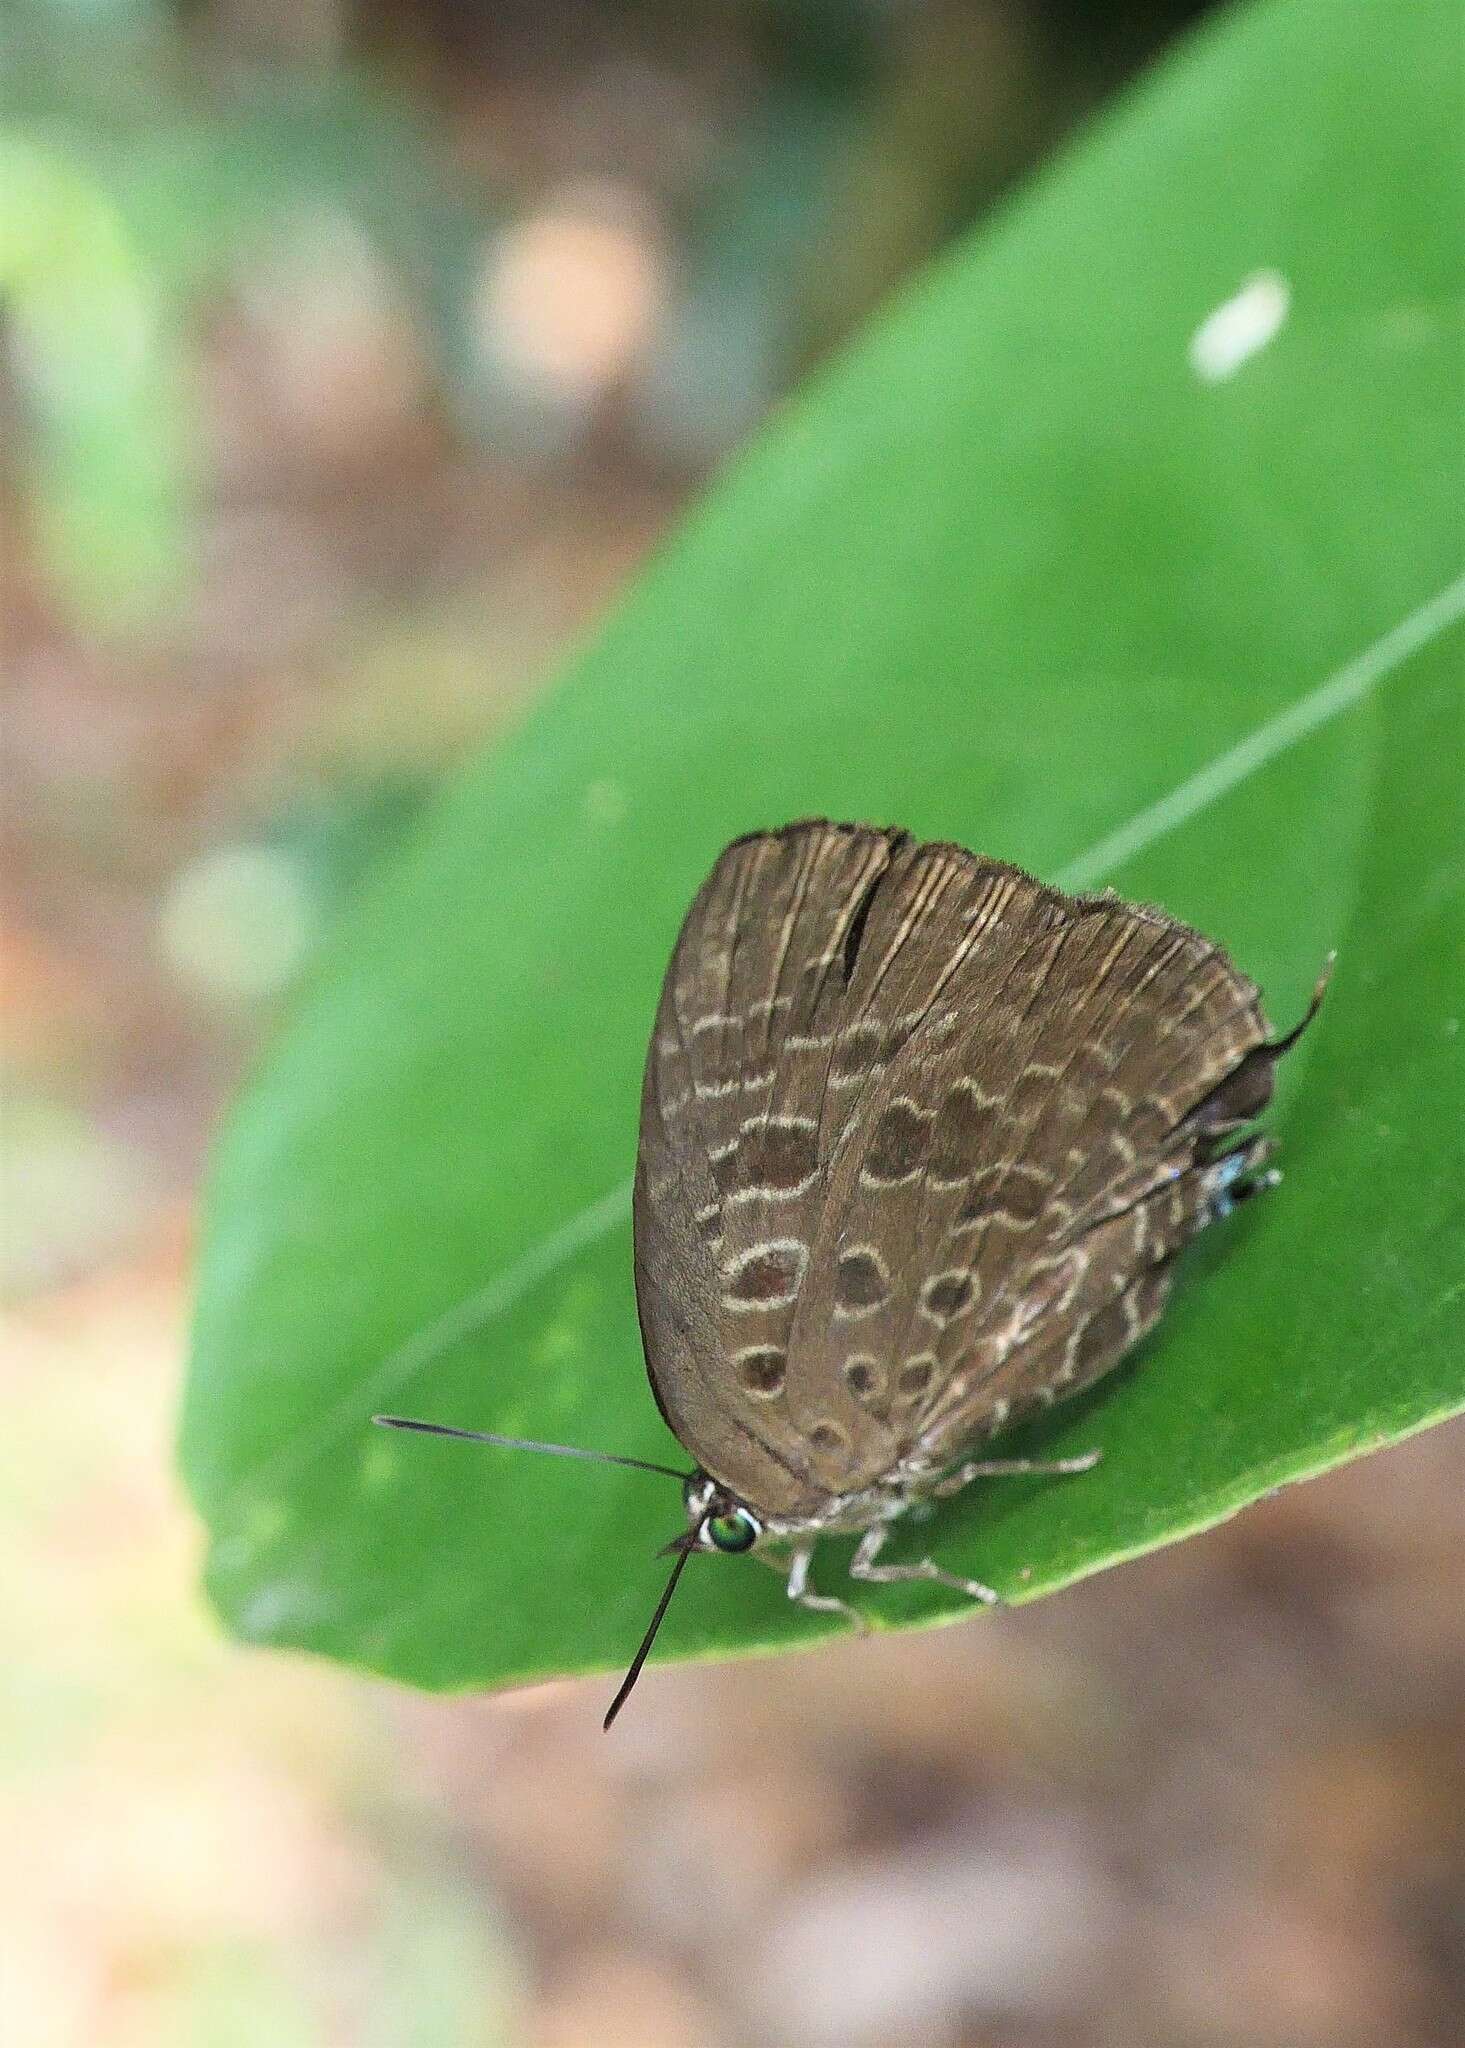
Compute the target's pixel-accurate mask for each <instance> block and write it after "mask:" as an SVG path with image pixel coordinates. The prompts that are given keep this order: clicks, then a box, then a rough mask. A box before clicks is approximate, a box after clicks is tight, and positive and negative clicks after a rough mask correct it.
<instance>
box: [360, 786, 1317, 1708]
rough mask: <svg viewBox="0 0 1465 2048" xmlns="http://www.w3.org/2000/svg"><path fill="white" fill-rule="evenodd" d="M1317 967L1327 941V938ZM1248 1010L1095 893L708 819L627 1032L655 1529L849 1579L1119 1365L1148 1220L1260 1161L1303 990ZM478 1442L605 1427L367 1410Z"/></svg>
mask: <svg viewBox="0 0 1465 2048" xmlns="http://www.w3.org/2000/svg"><path fill="white" fill-rule="evenodd" d="M1330 966H1331V962H1329V967H1330ZM1327 973H1328V968H1326V967H1325V969H1324V972H1323V975H1322V976H1321V977H1320V978H1319V981H1318V985H1317V987H1316V989H1315V991H1314V993H1313V998H1312V1002H1311V1004H1310V1005H1309V1008H1308V1011H1307V1014H1306V1016H1304V1017H1303V1019H1302V1021H1301V1023H1299V1024H1298V1025H1297V1026H1296V1027H1295V1029H1293V1030H1292V1031H1290V1032H1288V1033H1287V1034H1286V1036H1285V1037H1283V1038H1278V1039H1273V1038H1271V1037H1269V1036H1268V1026H1267V1021H1266V1018H1265V1016H1264V1014H1263V1011H1262V1007H1261V1001H1260V997H1259V995H1258V992H1257V989H1256V987H1255V985H1254V984H1253V983H1252V982H1250V981H1249V980H1247V979H1246V977H1245V976H1244V975H1242V974H1240V973H1239V972H1238V971H1237V969H1236V968H1235V967H1233V966H1232V964H1231V962H1230V960H1229V959H1228V958H1227V957H1226V955H1225V953H1224V952H1223V951H1222V950H1221V949H1220V947H1219V946H1216V945H1214V944H1213V943H1212V942H1211V941H1210V940H1208V939H1205V938H1202V937H1201V935H1200V934H1199V933H1198V932H1195V931H1193V930H1191V929H1190V927H1189V926H1187V925H1183V924H1180V923H1179V922H1177V921H1176V920H1175V919H1173V918H1170V917H1167V916H1165V915H1164V914H1163V913H1162V912H1160V911H1157V910H1150V909H1145V908H1142V907H1139V906H1136V905H1133V904H1128V903H1125V902H1123V901H1121V900H1120V899H1119V898H1118V897H1117V896H1115V895H1113V894H1112V893H1107V892H1106V893H1105V894H1103V895H1098V896H1067V895H1064V894H1063V893H1062V892H1061V891H1059V890H1056V889H1051V888H1047V887H1045V886H1044V885H1043V884H1042V883H1040V882H1037V881H1034V880H1033V878H1032V877H1031V876H1030V875H1027V874H1024V873H1023V872H1022V871H1021V869H1018V868H1015V867H1011V866H1009V865H1008V864H1007V863H1005V862H1003V861H998V860H991V859H986V858H982V857H980V856H978V855H975V854H971V853H968V852H966V851H965V850H964V849H963V848H961V847H959V846H951V845H945V844H940V843H934V844H922V843H920V842H918V841H916V840H915V839H913V838H912V837H911V836H910V835H909V834H908V833H905V832H901V831H897V830H893V829H889V830H887V829H879V828H876V827H873V826H868V825H842V824H832V823H829V822H827V821H825V820H822V819H816V820H809V821H805V822H803V823H799V824H795V825H789V826H786V827H784V828H783V829H782V830H781V831H777V832H759V833H753V834H750V835H749V836H748V837H746V838H743V839H737V840H734V842H733V843H732V845H731V846H729V847H728V848H727V849H726V850H725V851H724V853H723V854H722V855H721V857H720V858H719V859H718V861H717V864H716V866H715V867H714V868H713V870H712V873H711V874H710V875H709V876H708V878H707V880H706V882H705V883H704V884H703V886H702V888H701V889H700V891H699V892H698V894H697V897H696V899H695V901H694V902H693V904H692V907H691V909H690V910H689V912H688V913H687V918H686V921H685V923H684V924H683V926H682V930H681V935H680V937H679V938H678V940H677V944H676V949H675V951H674V952H673V954H672V959H671V965H670V967H669V968H668V970H667V975H666V980H665V983H664V985H663V988H662V994H661V1003H660V1007H659V1009H658V1011H657V1015H656V1022H655V1025H654V1027H653V1030H652V1035H651V1045H650V1050H649V1052H648V1055H647V1062H646V1077H645V1084H644V1088H643V1093H642V1099H641V1136H640V1146H639V1150H638V1156H637V1166H636V1186H635V1204H634V1228H635V1270H636V1300H637V1307H638V1310H639V1313H640V1320H641V1334H642V1339H643V1342H644V1345H645V1351H646V1364H647V1370H648V1372H649V1374H650V1379H651V1388H652V1392H653V1394H654V1395H655V1397H656V1401H657V1405H658V1406H659V1407H660V1409H661V1412H662V1414H663V1416H664V1417H665V1418H666V1421H667V1424H668V1426H669V1427H670V1428H671V1430H672V1431H673V1433H674V1434H675V1435H676V1437H677V1438H678V1439H679V1441H680V1442H681V1443H682V1444H683V1445H685V1447H686V1449H687V1450H688V1452H689V1453H690V1454H691V1456H692V1457H693V1458H694V1460H695V1461H696V1465H695V1470H694V1471H693V1472H692V1473H691V1474H689V1475H684V1474H681V1473H673V1472H672V1470H671V1468H670V1467H668V1466H661V1465H649V1466H648V1465H647V1464H646V1462H645V1461H644V1460H639V1459H630V1458H611V1459H610V1462H612V1463H616V1464H626V1465H633V1466H637V1467H639V1468H641V1469H649V1470H652V1471H658V1472H666V1473H671V1476H673V1477H676V1478H678V1479H682V1480H683V1481H684V1498H685V1505H686V1512H687V1528H686V1530H685V1531H684V1532H683V1534H682V1535H681V1536H680V1537H678V1538H677V1539H676V1540H675V1542H674V1543H673V1544H672V1545H670V1546H668V1547H669V1548H670V1549H671V1550H673V1551H675V1552H676V1564H675V1566H674V1568H673V1571H672V1573H671V1576H670V1578H669V1580H668V1582H667V1585H666V1589H665V1591H664V1592H663V1594H662V1597H661V1600H660V1602H659V1604H658V1606H657V1609H656V1612H655V1615H654V1616H653V1618H652V1621H651V1625H650V1627H649V1628H648V1629H647V1631H646V1636H645V1639H644V1640H643V1642H642V1644H641V1647H640V1649H639V1651H638V1652H637V1654H636V1657H635V1659H634V1661H633V1662H632V1665H631V1668H630V1670H629V1671H628V1672H627V1674H626V1678H625V1681H624V1683H623V1684H622V1686H621V1689H620V1691H619V1692H618V1693H617V1695H616V1697H615V1699H614V1701H613V1702H612V1704H611V1707H610V1711H609V1712H608V1713H607V1715H606V1726H607V1727H609V1725H610V1723H611V1722H612V1721H613V1720H614V1718H615V1716H616V1714H617V1713H618V1712H619V1710H620V1708H621V1706H622V1705H623V1703H624V1701H625V1699H626V1697H627V1695H628V1694H629V1692H630V1690H631V1687H632V1686H633V1685H634V1683H635V1681H636V1678H637V1677H638V1675H639V1673H640V1670H641V1667H642V1665H643V1664H644V1662H645V1659H646V1656H647V1654H648V1652H649V1650H650V1648H651V1644H652V1642H653V1640H654V1638H655V1635H656V1631H657V1629H658V1627H659V1626H660V1623H661V1619H662V1616H663V1615H664V1614H665V1612H666V1609H667V1606H668V1604H669V1603H670V1600H671V1597H672V1594H673V1592H674V1591H675V1588H676V1584H677V1581H678V1579H679V1577H680V1575H681V1572H682V1570H683V1568H684V1567H685V1565H686V1562H687V1559H688V1558H689V1557H690V1556H691V1555H692V1554H693V1553H694V1552H695V1551H698V1550H703V1551H707V1550H711V1551H723V1552H730V1553H731V1552H740V1551H752V1550H759V1551H762V1552H765V1554H766V1553H770V1552H771V1554H769V1555H768V1561H769V1562H776V1563H777V1564H778V1568H779V1569H780V1570H781V1571H783V1572H785V1573H786V1575H787V1583H788V1591H789V1596H790V1598H791V1599H794V1600H797V1601H799V1602H801V1603H802V1604H803V1605H804V1606H806V1607H812V1608H816V1609H818V1610H820V1611H832V1612H836V1613H840V1614H844V1615H846V1616H848V1617H849V1618H850V1619H851V1620H852V1621H856V1622H858V1621H859V1617H858V1616H857V1615H856V1613H855V1611H854V1610H853V1609H852V1608H851V1607H849V1606H848V1605H847V1603H846V1602H844V1601H842V1600H839V1599H836V1598H834V1597H833V1596H831V1595H829V1594H827V1593H818V1592H815V1591H814V1589H813V1588H812V1586H811V1584H810V1567H811V1563H812V1560H813V1555H814V1546H815V1543H816V1541H817V1539H818V1538H819V1537H820V1536H823V1535H827V1534H832V1533H836V1532H839V1533H858V1534H859V1537H860V1541H859V1544H858V1546H857V1548H856V1550H855V1554H854V1557H853V1560H852V1562H851V1565H850V1573H851V1576H852V1577H853V1578H855V1579H857V1580H863V1581H866V1582H872V1581H873V1582H876V1583H884V1582H889V1581H893V1580H901V1579H934V1580H937V1581H939V1582H940V1583H942V1584H943V1585H949V1586H955V1587H957V1588H959V1589H960V1590H961V1591H963V1592H965V1593H967V1594H969V1595H970V1596H971V1597H972V1598H973V1599H975V1600H981V1601H993V1600H995V1599H996V1598H997V1595H996V1594H995V1593H994V1592H993V1591H992V1589H991V1588H990V1587H987V1586H984V1585H982V1584H981V1583H980V1582H978V1581H976V1580H971V1579H964V1578H959V1577H957V1576H955V1575H954V1574H952V1573H950V1572H948V1571H946V1570H944V1569H943V1568H942V1567H941V1566H940V1565H938V1564H937V1563H935V1562H934V1561H933V1560H931V1559H929V1558H927V1559H924V1560H923V1561H921V1562H920V1563H915V1564H889V1563H881V1562H879V1557H880V1552H881V1549H882V1547H883V1545H884V1543H885V1541H886V1538H887V1535H888V1533H889V1530H890V1527H891V1524H892V1523H893V1522H894V1521H895V1520H896V1519H897V1518H898V1517H899V1516H901V1515H902V1514H904V1513H905V1511H906V1510H907V1509H908V1508H909V1507H911V1506H912V1505H913V1504H914V1503H915V1502H918V1501H921V1500H931V1499H936V1498H940V1497H942V1496H945V1495H948V1494H951V1493H953V1492H955V1491H957V1490H958V1489H959V1488H961V1487H964V1486H966V1485H968V1484H969V1483H970V1482H971V1481H972V1480H973V1479H976V1478H979V1477H984V1476H988V1475H991V1474H998V1473H1010V1472H1033V1471H1041V1472H1075V1471H1082V1470H1086V1469H1087V1468H1088V1467H1089V1466H1091V1465H1092V1464H1093V1463H1094V1462H1095V1458H1096V1455H1097V1454H1090V1455H1089V1456H1087V1457H1083V1458H1076V1459H1066V1460H1059V1461H1054V1462H1049V1463H1037V1462H1035V1461H1033V1460H1029V1459H992V1458H986V1457H980V1456H978V1457H973V1455H972V1453H973V1452H974V1451H975V1450H979V1449H980V1447H981V1446H982V1445H983V1444H984V1442H985V1440H986V1439H987V1438H989V1437H991V1436H993V1435H994V1434H996V1433H997V1432H998V1431H999V1430H1002V1429H1004V1428H1006V1427H1007V1426H1008V1425H1009V1424H1012V1423H1015V1422H1017V1421H1019V1420H1021V1419H1022V1417H1024V1416H1025V1415H1029V1414H1031V1413H1032V1412H1033V1411H1034V1410H1036V1409H1038V1408H1040V1407H1043V1406H1046V1405H1048V1404H1051V1403H1052V1402H1053V1401H1055V1400H1056V1399H1058V1398H1060V1397H1067V1396H1068V1395H1070V1394H1074V1393H1077V1392H1078V1391H1079V1389H1081V1388H1083V1387H1086V1386H1089V1385H1090V1384H1091V1383H1092V1382H1093V1381H1094V1380H1096V1379H1098V1378H1099V1377H1100V1376H1101V1375H1102V1374H1104V1373H1106V1372H1109V1371H1110V1370H1111V1369H1112V1368H1113V1367H1114V1366H1115V1365H1117V1364H1118V1362H1119V1361H1120V1359H1121V1358H1122V1357H1123V1356H1124V1354H1125V1353H1126V1352H1127V1351H1128V1350H1129V1349H1130V1348H1131V1347H1132V1346H1133V1345H1134V1344H1135V1343H1136V1342H1137V1341H1138V1339H1139V1338H1140V1337H1142V1336H1143V1335H1144V1334H1145V1332H1146V1331H1147V1330H1149V1329H1150V1328H1151V1327H1152V1326H1153V1325H1154V1323H1155V1321H1156V1320H1157V1318H1158V1317H1159V1314H1160V1312H1161V1310H1162V1308H1163V1307H1164V1304H1165V1300H1166V1297H1167V1295H1168V1293H1169V1291H1170V1285H1171V1280H1172V1275H1173V1270H1174V1262H1175V1259H1176V1256H1177V1254H1178V1253H1179V1252H1180V1250H1181V1249H1182V1247H1183V1246H1184V1245H1185V1244H1186V1243H1188V1242H1189V1240H1190V1239H1191V1238H1193V1237H1194V1236H1195V1235H1196V1233H1197V1232H1198V1231H1200V1230H1202V1229H1204V1228H1205V1226H1206V1225H1207V1224H1208V1223H1210V1222H1212V1221H1214V1220H1215V1219H1216V1218H1217V1217H1220V1216H1224V1215H1226V1214H1227V1213H1229V1211H1230V1210H1231V1209H1232V1208H1233V1207H1234V1206H1235V1205H1236V1203H1237V1202H1239V1201H1242V1200H1244V1199H1245V1198H1246V1197H1247V1196H1249V1195H1251V1194H1253V1193H1255V1192H1256V1191H1257V1190H1258V1189H1259V1188H1261V1187H1264V1186H1267V1185H1269V1184H1271V1183H1272V1182H1273V1181H1275V1179H1276V1178H1277V1176H1276V1174H1275V1173H1274V1172H1271V1171H1269V1170H1268V1169H1267V1166H1266V1161H1267V1159H1268V1157H1269V1155H1270V1152H1271V1141H1270V1140H1269V1139H1268V1138H1267V1137H1265V1136H1262V1135H1258V1134H1254V1133H1253V1134H1245V1133H1244V1129H1243V1127H1244V1126H1246V1125H1247V1124H1249V1123H1250V1122H1251V1121H1252V1120H1253V1119H1254V1118H1255V1117H1256V1116H1257V1114H1258V1113H1259V1112H1260V1111H1261V1110H1262V1109H1264V1108H1265V1106H1266V1104H1267V1103H1268V1101H1269V1100H1270V1098H1271V1094H1272V1086H1273V1070H1274V1068H1275V1066H1276V1063H1277V1060H1278V1059H1279V1058H1280V1057H1281V1055H1282V1054H1283V1053H1284V1052H1286V1051H1287V1049H1288V1048H1289V1046H1291V1045H1293V1044H1295V1042H1296V1040H1297V1039H1298V1037H1299V1036H1300V1035H1301V1033H1302V1032H1303V1031H1304V1030H1305V1029H1306V1027H1307V1025H1308V1023H1309V1022H1310V1021H1311V1019H1312V1018H1313V1016H1314V1015H1315V1014H1316V1011H1317V1008H1318V1005H1319V1004H1320V1002H1321V1001H1322V996H1323V990H1324V987H1325V984H1326V979H1327ZM377 1420H378V1421H381V1422H384V1423H387V1424H389V1425H391V1426H393V1427H400V1428H418V1429H428V1430H430V1431H432V1432H434V1433H443V1434H449V1435H462V1436H468V1437H472V1438H474V1439H475V1440H479V1441H485V1442H489V1443H499V1444H510V1445H515V1446H520V1447H522V1448H526V1449H538V1450H547V1451H553V1452H555V1453H557V1454H561V1455H569V1456H588V1457H604V1456H605V1455H606V1454H604V1453H598V1452H584V1451H580V1450H578V1449H575V1448H571V1447H569V1446H560V1445H548V1444H545V1445H540V1444H528V1443H523V1442H522V1440H520V1439H516V1438H506V1437H501V1436H497V1435H494V1434H492V1433H490V1432H486V1431H469V1430H444V1429H443V1428H442V1426H441V1425H436V1424H423V1423H414V1422H410V1421H407V1420H406V1419H405V1418H402V1417H395V1416H381V1417H378V1418H377Z"/></svg>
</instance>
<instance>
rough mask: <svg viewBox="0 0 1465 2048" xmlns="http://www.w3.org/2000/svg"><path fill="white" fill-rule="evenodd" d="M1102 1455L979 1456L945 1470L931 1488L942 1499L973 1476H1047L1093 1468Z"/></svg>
mask: <svg viewBox="0 0 1465 2048" xmlns="http://www.w3.org/2000/svg"><path fill="white" fill-rule="evenodd" d="M1103 1455H1104V1453H1103V1452H1102V1451H1084V1452H1083V1453H1082V1455H1081V1456H1079V1457H1077V1458H978V1459H977V1460H976V1461H975V1462H974V1463H972V1464H970V1465H962V1466H961V1467H960V1468H959V1469H958V1470H957V1471H955V1472H948V1473H947V1475H946V1477H945V1478H944V1479H942V1480H939V1481H938V1482H937V1484H936V1485H935V1486H933V1487H932V1488H931V1491H932V1493H933V1494H934V1495H935V1497H936V1498H937V1500H945V1499H946V1498H947V1497H948V1495H950V1494H953V1493H960V1492H961V1490H962V1488H963V1487H964V1486H970V1485H971V1483H972V1481H973V1480H974V1479H1003V1478H1006V1477H1007V1476H1008V1475H1009V1474H1016V1473H1020V1472H1034V1473H1041V1474H1044V1475H1046V1476H1048V1477H1050V1478H1057V1477H1059V1476H1060V1475H1061V1474H1063V1473H1067V1472H1092V1471H1093V1469H1094V1467H1095V1465H1097V1464H1098V1462H1099V1460H1100V1458H1102V1457H1103Z"/></svg>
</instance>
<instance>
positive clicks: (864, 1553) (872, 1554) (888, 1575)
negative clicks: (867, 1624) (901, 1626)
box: [849, 1522, 1002, 1607]
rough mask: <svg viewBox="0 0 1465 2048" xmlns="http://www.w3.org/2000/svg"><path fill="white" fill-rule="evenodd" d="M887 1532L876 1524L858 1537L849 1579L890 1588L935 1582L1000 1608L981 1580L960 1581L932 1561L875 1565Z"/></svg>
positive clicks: (996, 1595)
mask: <svg viewBox="0 0 1465 2048" xmlns="http://www.w3.org/2000/svg"><path fill="white" fill-rule="evenodd" d="M889 1533H890V1530H889V1527H888V1526H887V1524H886V1523H884V1522H877V1523H876V1525H875V1527H874V1528H873V1529H867V1530H866V1531H865V1533H864V1535H863V1536H862V1537H861V1538H860V1542H859V1548H858V1549H857V1550H856V1551H855V1554H854V1556H853V1557H852V1558H851V1559H850V1568H849V1573H850V1577H851V1578H852V1579H863V1580H864V1581H865V1582H866V1584H867V1585H875V1586H890V1585H895V1584H896V1583H897V1582H899V1581H901V1580H905V1579H934V1580H935V1582H936V1584H937V1585H938V1586H954V1587H955V1588H956V1590H957V1592H958V1593H965V1594H967V1595H968V1597H969V1598H971V1599H973V1600H980V1601H981V1602H982V1603H983V1605H984V1606H987V1607H1000V1606H1001V1605H1002V1595H1001V1594H1000V1593H994V1592H993V1590H992V1588H991V1587H990V1586H984V1585H983V1584H982V1582H981V1580H980V1579H959V1578H958V1577H957V1576H956V1573H955V1572H948V1571H943V1570H942V1569H941V1566H940V1565H939V1564H937V1563H936V1562H935V1561H934V1559H932V1558H929V1557H926V1558H922V1560H921V1562H920V1563H919V1564H876V1562H875V1559H876V1558H877V1557H878V1556H879V1554H880V1551H881V1549H882V1548H883V1546H884V1543H885V1539H886V1537H887V1536H888V1535H889Z"/></svg>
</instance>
